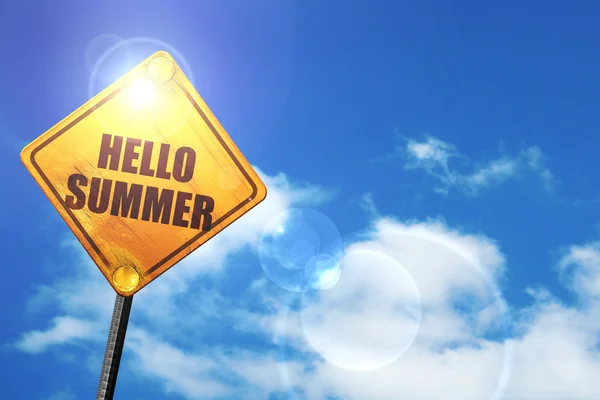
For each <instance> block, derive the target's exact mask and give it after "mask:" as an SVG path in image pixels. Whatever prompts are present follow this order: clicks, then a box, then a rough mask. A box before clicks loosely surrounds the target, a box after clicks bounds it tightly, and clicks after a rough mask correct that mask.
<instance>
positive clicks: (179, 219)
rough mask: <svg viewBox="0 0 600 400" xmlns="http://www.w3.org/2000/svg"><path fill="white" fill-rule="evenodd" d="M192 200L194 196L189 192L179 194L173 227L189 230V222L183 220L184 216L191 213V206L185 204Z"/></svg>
mask: <svg viewBox="0 0 600 400" xmlns="http://www.w3.org/2000/svg"><path fill="white" fill-rule="evenodd" d="M191 199H192V194H191V193H187V192H177V200H175V211H174V212H173V225H175V226H181V227H182V228H187V227H188V224H189V221H188V220H185V219H183V214H186V213H189V212H190V206H188V205H186V204H185V203H186V202H187V201H188V200H191Z"/></svg>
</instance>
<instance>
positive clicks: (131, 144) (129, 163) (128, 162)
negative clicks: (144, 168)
mask: <svg viewBox="0 0 600 400" xmlns="http://www.w3.org/2000/svg"><path fill="white" fill-rule="evenodd" d="M141 144H142V141H141V140H140V139H132V138H127V141H125V151H124V152H123V166H122V167H121V171H123V172H129V173H130V174H137V168H136V167H134V166H133V160H137V159H138V157H139V156H140V153H138V152H136V151H135V148H136V147H139V146H140V145H141Z"/></svg>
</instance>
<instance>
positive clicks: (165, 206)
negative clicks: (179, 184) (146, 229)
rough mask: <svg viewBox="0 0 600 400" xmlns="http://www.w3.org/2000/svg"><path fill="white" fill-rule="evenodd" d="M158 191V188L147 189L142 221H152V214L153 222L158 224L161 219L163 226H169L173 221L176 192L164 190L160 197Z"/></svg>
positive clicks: (150, 187) (149, 187)
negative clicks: (172, 209) (172, 211)
mask: <svg viewBox="0 0 600 400" xmlns="http://www.w3.org/2000/svg"><path fill="white" fill-rule="evenodd" d="M158 191H159V189H158V188H156V187H153V186H147V187H146V196H145V197H144V209H143V210H142V218H141V219H142V220H143V221H150V214H152V222H158V220H159V219H160V222H161V223H162V224H168V223H169V220H170V219H171V208H172V206H173V197H174V194H175V192H174V191H173V190H170V189H162V191H161V193H160V197H159V196H158ZM161 215H162V217H161Z"/></svg>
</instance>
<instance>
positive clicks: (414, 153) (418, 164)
mask: <svg viewBox="0 0 600 400" xmlns="http://www.w3.org/2000/svg"><path fill="white" fill-rule="evenodd" d="M399 150H400V153H401V154H403V155H404V156H405V157H406V164H405V168H406V169H422V170H424V171H425V172H427V173H428V174H429V175H431V176H433V177H434V178H436V179H437V180H438V183H439V186H437V187H436V191H437V192H439V193H443V194H447V193H448V192H449V191H450V190H451V189H458V190H461V191H463V192H465V193H467V194H469V195H477V194H479V192H480V191H481V190H482V189H487V188H492V187H496V186H498V185H500V184H502V183H503V182H506V181H507V180H509V179H511V178H514V177H517V176H519V175H521V174H522V173H525V172H532V173H534V174H536V175H537V176H538V177H539V178H540V179H541V180H542V183H543V184H544V186H545V187H546V188H547V189H551V188H552V186H553V184H554V177H553V176H552V173H551V172H550V170H549V169H548V168H547V167H546V166H545V161H546V157H545V156H544V154H543V153H542V151H541V149H540V148H539V147H528V148H526V149H525V150H523V151H521V152H520V153H519V154H518V155H516V156H513V157H508V156H503V157H499V158H497V159H493V160H489V161H487V162H476V163H473V162H472V161H471V160H469V159H468V158H467V157H466V156H463V155H461V154H460V153H459V152H458V150H457V149H456V147H455V146H454V145H452V144H449V143H447V142H444V141H442V140H440V139H438V138H435V137H431V136H428V137H426V138H425V139H424V140H422V141H419V140H414V139H408V140H406V145H405V147H403V148H401V149H399ZM453 160H457V161H461V162H462V164H464V166H463V168H462V170H461V169H458V168H452V166H451V165H450V164H451V163H452V161H453Z"/></svg>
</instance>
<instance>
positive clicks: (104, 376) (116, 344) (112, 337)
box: [96, 294, 133, 400]
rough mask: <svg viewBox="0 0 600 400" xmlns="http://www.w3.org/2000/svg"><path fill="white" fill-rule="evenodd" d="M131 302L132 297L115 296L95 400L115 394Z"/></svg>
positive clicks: (105, 399) (107, 398)
mask: <svg viewBox="0 0 600 400" xmlns="http://www.w3.org/2000/svg"><path fill="white" fill-rule="evenodd" d="M132 302H133V296H128V297H124V296H121V295H120V294H117V297H116V299H115V308H114V310H113V315H112V320H111V323H110V330H109V332H108V340H107V342H106V352H105V353H104V362H103V363H102V372H101V373H100V383H99V384H98V394H97V395H96V400H112V398H113V396H114V394H115V387H116V385H117V375H118V374H119V365H120V364H121V355H122V354H123V345H124V343H125V334H126V333H127V324H128V323H129V314H130V312H131V303H132Z"/></svg>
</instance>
